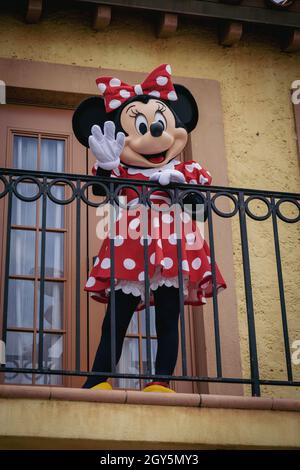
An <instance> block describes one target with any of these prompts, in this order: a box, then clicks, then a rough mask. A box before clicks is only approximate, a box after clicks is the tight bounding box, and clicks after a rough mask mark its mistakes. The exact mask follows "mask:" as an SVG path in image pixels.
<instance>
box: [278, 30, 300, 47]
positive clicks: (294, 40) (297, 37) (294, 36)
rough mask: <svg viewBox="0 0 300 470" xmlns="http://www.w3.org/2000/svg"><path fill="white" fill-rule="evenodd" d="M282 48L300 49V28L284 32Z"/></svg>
mask: <svg viewBox="0 0 300 470" xmlns="http://www.w3.org/2000/svg"><path fill="white" fill-rule="evenodd" d="M281 50H282V51H284V52H297V51H300V29H298V30H297V29H294V30H292V31H288V32H285V33H283V38H282V42H281Z"/></svg>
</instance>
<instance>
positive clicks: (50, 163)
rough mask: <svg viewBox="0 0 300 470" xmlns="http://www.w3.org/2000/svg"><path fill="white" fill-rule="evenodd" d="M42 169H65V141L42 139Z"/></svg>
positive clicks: (58, 170)
mask: <svg viewBox="0 0 300 470" xmlns="http://www.w3.org/2000/svg"><path fill="white" fill-rule="evenodd" d="M40 169H41V170H42V171H55V172H59V173H63V172H64V169H65V141H64V140H55V139H42V143H41V165H40Z"/></svg>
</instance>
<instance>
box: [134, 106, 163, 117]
mask: <svg viewBox="0 0 300 470" xmlns="http://www.w3.org/2000/svg"><path fill="white" fill-rule="evenodd" d="M156 111H160V112H161V113H164V112H165V111H166V108H165V107H164V106H162V105H160V104H159V105H158V107H157V109H156ZM131 113H132V114H129V117H132V118H135V117H136V116H138V115H139V114H141V113H140V112H139V111H138V110H137V109H132V110H131Z"/></svg>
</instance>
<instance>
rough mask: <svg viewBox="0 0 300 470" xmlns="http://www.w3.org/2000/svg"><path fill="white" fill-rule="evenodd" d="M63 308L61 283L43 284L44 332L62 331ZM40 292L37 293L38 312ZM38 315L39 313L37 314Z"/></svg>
mask: <svg viewBox="0 0 300 470" xmlns="http://www.w3.org/2000/svg"><path fill="white" fill-rule="evenodd" d="M63 307H64V285H63V283H62V282H45V295H44V330H47V329H48V330H51V329H56V330H59V329H62V327H63ZM39 308H40V290H39V291H38V312H39ZM38 314H39V313H38Z"/></svg>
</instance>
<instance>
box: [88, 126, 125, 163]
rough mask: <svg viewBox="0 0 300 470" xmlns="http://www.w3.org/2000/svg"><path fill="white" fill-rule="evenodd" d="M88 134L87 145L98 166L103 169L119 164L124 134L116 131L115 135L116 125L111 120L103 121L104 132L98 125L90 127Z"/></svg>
mask: <svg viewBox="0 0 300 470" xmlns="http://www.w3.org/2000/svg"><path fill="white" fill-rule="evenodd" d="M91 132H92V134H91V135H90V136H89V146H90V149H91V151H92V152H93V154H94V156H95V157H96V160H97V162H98V166H99V167H100V168H103V169H104V170H113V169H114V168H117V167H118V166H119V165H120V155H121V153H122V150H123V148H124V143H125V134H124V133H123V132H118V134H117V137H115V132H116V126H115V124H114V122H113V121H106V122H105V123H104V132H102V130H101V129H100V127H99V126H97V125H94V126H93V127H92V131H91Z"/></svg>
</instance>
